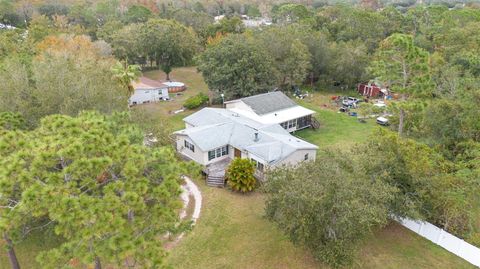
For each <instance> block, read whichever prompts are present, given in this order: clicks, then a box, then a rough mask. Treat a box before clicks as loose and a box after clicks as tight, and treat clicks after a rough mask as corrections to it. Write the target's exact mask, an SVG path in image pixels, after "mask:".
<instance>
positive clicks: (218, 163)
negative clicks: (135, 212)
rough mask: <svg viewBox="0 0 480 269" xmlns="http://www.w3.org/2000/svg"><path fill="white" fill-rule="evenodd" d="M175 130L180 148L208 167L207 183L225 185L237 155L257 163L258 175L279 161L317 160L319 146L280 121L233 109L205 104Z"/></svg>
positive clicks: (288, 163)
mask: <svg viewBox="0 0 480 269" xmlns="http://www.w3.org/2000/svg"><path fill="white" fill-rule="evenodd" d="M184 122H185V129H183V130H180V131H177V132H175V135H176V147H177V151H178V152H179V153H180V154H181V155H183V156H184V157H185V158H188V159H191V160H193V161H195V162H197V163H199V164H201V165H203V166H204V167H205V169H204V172H205V173H206V174H207V175H208V176H207V183H208V184H210V185H217V186H220V185H223V184H224V175H225V169H226V167H227V165H228V164H229V162H230V160H232V159H233V158H248V159H251V160H253V161H254V162H255V163H256V166H257V171H256V176H257V178H259V179H262V178H263V171H264V170H265V169H268V168H273V167H276V166H279V165H295V164H297V163H299V162H302V161H306V160H315V156H316V151H317V149H318V147H317V146H316V145H313V144H310V143H308V142H306V141H303V140H301V139H299V138H297V137H294V136H292V135H291V134H290V133H289V132H288V131H286V130H285V129H284V128H282V127H281V126H280V125H279V124H276V123H273V124H264V123H261V122H258V121H256V120H254V119H251V118H248V117H246V116H243V115H241V114H240V113H237V112H235V111H232V110H230V109H221V108H204V109H202V110H200V111H198V112H196V113H194V114H192V115H190V116H188V117H186V118H185V119H184Z"/></svg>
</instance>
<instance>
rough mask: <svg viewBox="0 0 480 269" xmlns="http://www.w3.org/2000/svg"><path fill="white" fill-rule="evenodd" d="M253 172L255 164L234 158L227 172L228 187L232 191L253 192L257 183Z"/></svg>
mask: <svg viewBox="0 0 480 269" xmlns="http://www.w3.org/2000/svg"><path fill="white" fill-rule="evenodd" d="M254 172H255V164H254V163H253V162H252V161H251V160H248V159H240V158H235V159H234V160H233V161H232V162H231V163H230V166H229V167H228V170H227V180H228V185H229V186H230V188H232V190H234V191H239V192H244V193H245V192H250V191H253V190H254V189H255V185H256V183H257V180H256V179H255V177H254V176H253V173H254Z"/></svg>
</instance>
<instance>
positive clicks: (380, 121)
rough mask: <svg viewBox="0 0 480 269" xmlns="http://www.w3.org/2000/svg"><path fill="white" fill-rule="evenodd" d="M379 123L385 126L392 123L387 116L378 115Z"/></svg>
mask: <svg viewBox="0 0 480 269" xmlns="http://www.w3.org/2000/svg"><path fill="white" fill-rule="evenodd" d="M377 124H379V125H383V126H387V125H389V124H390V123H389V122H388V119H387V118H385V117H378V118H377Z"/></svg>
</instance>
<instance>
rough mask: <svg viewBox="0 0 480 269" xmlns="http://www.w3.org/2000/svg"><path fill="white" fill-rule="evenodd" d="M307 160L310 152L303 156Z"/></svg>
mask: <svg viewBox="0 0 480 269" xmlns="http://www.w3.org/2000/svg"><path fill="white" fill-rule="evenodd" d="M303 159H304V160H305V161H306V160H308V153H307V154H305V157H304V158H303Z"/></svg>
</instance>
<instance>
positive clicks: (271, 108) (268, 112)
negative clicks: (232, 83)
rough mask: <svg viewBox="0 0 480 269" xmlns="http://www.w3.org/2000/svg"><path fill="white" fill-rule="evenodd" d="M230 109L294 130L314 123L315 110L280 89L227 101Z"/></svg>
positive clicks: (254, 118) (260, 121)
mask: <svg viewBox="0 0 480 269" xmlns="http://www.w3.org/2000/svg"><path fill="white" fill-rule="evenodd" d="M225 106H226V108H227V109H228V110H230V111H233V112H236V113H238V114H240V115H243V116H245V117H247V118H250V119H252V120H255V121H257V122H259V123H262V124H280V125H281V126H282V127H283V128H284V129H285V130H287V131H289V132H294V131H297V130H301V129H304V128H308V127H310V126H311V125H312V120H313V119H312V115H313V114H315V111H313V110H310V109H307V108H305V107H302V106H299V105H297V103H295V102H294V101H293V100H292V99H290V98H288V96H286V95H285V94H283V93H282V92H280V91H275V92H269V93H264V94H259V95H254V96H250V97H245V98H241V99H237V100H232V101H227V102H225Z"/></svg>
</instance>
